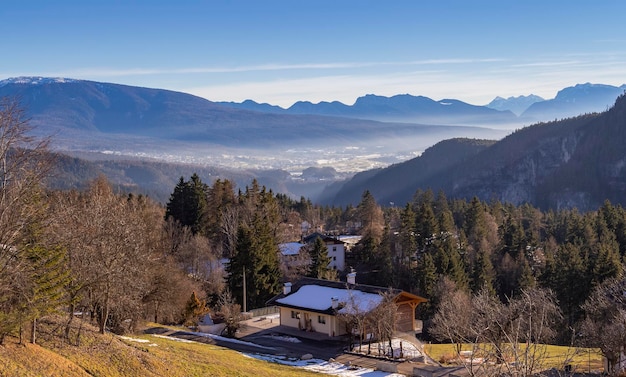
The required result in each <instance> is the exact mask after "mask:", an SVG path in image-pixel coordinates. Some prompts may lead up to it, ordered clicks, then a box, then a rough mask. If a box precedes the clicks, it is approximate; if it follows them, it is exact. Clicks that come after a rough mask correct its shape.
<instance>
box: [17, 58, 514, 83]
mask: <svg viewBox="0 0 626 377" xmlns="http://www.w3.org/2000/svg"><path fill="white" fill-rule="evenodd" d="M503 61H506V59H501V58H487V59H465V58H458V59H426V60H414V61H392V62H384V61H377V62H329V63H303V64H279V63H276V64H274V63H269V64H259V65H247V66H233V67H190V68H123V69H117V68H98V67H95V68H78V69H73V70H67V71H57V72H49V73H46V74H44V76H51V77H79V78H82V77H125V76H156V75H188V74H211V73H243V72H263V71H288V70H328V69H356V68H373V67H385V66H416V65H437V64H472V63H493V62H503ZM18 76H19V75H18Z"/></svg>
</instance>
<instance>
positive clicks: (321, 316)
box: [317, 315, 326, 324]
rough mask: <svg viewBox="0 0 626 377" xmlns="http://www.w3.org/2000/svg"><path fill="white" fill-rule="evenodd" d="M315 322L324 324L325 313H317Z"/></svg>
mask: <svg viewBox="0 0 626 377" xmlns="http://www.w3.org/2000/svg"><path fill="white" fill-rule="evenodd" d="M317 323H321V324H326V316H325V315H318V316H317Z"/></svg>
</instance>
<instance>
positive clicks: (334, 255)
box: [303, 233, 346, 271]
mask: <svg viewBox="0 0 626 377" xmlns="http://www.w3.org/2000/svg"><path fill="white" fill-rule="evenodd" d="M318 238H321V239H322V241H324V243H325V244H326V249H327V250H328V256H329V257H330V263H329V265H328V267H329V268H332V269H334V270H339V271H343V270H344V269H345V268H346V246H345V243H344V242H343V241H341V240H339V239H338V238H336V237H332V236H327V235H325V234H321V233H313V234H310V235H308V236H306V237H304V239H303V242H304V243H305V244H307V245H313V244H314V243H315V240H316V239H318Z"/></svg>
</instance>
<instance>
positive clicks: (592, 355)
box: [424, 344, 603, 372]
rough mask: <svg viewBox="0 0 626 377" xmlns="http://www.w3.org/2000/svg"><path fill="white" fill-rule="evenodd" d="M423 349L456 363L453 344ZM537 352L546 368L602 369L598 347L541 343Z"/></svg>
mask: <svg viewBox="0 0 626 377" xmlns="http://www.w3.org/2000/svg"><path fill="white" fill-rule="evenodd" d="M462 349H463V350H470V349H471V346H470V345H469V344H464V345H463V346H462ZM424 350H425V351H426V353H428V355H430V357H432V358H433V359H434V360H436V361H438V362H441V363H443V364H455V363H458V358H457V357H456V352H455V345H453V344H426V345H425V346H424ZM538 353H540V354H541V355H542V358H541V363H542V365H543V366H544V367H545V368H546V369H550V368H556V369H559V370H563V368H564V366H565V365H568V364H569V365H571V366H572V370H573V371H577V372H589V371H591V372H594V371H595V372H598V371H602V370H603V364H602V355H601V354H600V351H599V350H598V349H593V348H574V347H564V346H553V345H543V346H541V349H540V350H539V351H538Z"/></svg>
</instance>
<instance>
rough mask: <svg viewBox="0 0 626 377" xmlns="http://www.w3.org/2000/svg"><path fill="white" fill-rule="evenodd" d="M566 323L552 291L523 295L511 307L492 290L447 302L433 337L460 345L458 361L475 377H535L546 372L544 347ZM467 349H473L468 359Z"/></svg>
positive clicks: (457, 296) (438, 315) (460, 295)
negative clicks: (464, 348) (506, 376)
mask: <svg viewBox="0 0 626 377" xmlns="http://www.w3.org/2000/svg"><path fill="white" fill-rule="evenodd" d="M560 318H561V314H560V311H559V308H558V306H557V304H556V298H555V296H554V294H553V293H552V292H551V291H549V290H544V289H538V288H533V289H529V290H526V291H522V293H521V294H520V295H519V296H518V297H516V298H513V299H510V300H509V301H508V302H507V303H506V304H505V303H502V302H500V301H499V300H498V299H496V298H495V297H493V296H492V295H490V294H489V293H488V291H487V290H483V291H481V292H480V293H479V294H477V295H475V296H474V297H472V298H469V296H468V295H467V294H465V293H460V292H456V293H454V294H452V295H449V296H448V297H446V298H444V299H443V301H442V302H441V305H440V306H439V311H438V312H437V313H436V314H435V317H434V319H433V327H432V329H431V333H432V334H433V335H434V336H435V337H437V338H438V339H440V340H443V341H450V342H453V343H455V344H457V347H456V353H457V358H458V360H459V361H460V362H461V363H462V364H463V365H464V366H465V367H466V369H467V371H468V373H469V374H470V375H472V376H487V375H501V374H509V375H518V376H532V375H535V374H536V373H538V372H540V371H542V370H544V369H546V365H545V362H546V359H547V354H546V348H545V344H544V343H545V342H548V341H550V340H552V339H553V337H554V335H555V333H554V331H553V328H554V326H555V325H556V322H557V321H558V320H559V319H560ZM463 344H466V345H469V347H471V348H470V350H467V351H466V352H467V354H465V353H464V351H462V349H461V345H463ZM568 356H570V357H571V356H573V355H568Z"/></svg>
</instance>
